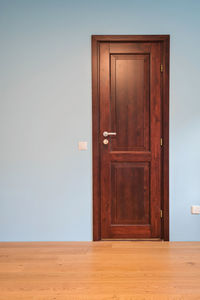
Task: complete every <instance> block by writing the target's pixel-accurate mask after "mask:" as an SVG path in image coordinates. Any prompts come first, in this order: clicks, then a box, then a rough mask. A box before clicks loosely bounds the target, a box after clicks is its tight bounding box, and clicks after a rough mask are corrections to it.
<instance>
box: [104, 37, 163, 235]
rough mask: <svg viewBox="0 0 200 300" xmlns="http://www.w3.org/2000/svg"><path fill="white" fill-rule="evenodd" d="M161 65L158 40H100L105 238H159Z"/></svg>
mask: <svg viewBox="0 0 200 300" xmlns="http://www.w3.org/2000/svg"><path fill="white" fill-rule="evenodd" d="M160 64H161V48H160V43H159V42H158V43H153V42H151V43H142V42H140V43H138V42H133V43H130V42H123V43H119V42H112V43H110V42H102V43H100V61H99V70H100V72H99V100H100V107H99V110H100V133H99V134H100V161H101V167H100V182H101V183H100V186H101V238H102V239H107V238H159V237H160V236H161V220H160V208H161V147H160V138H161V73H160ZM104 131H108V132H116V136H108V137H107V140H108V143H107V144H104V143H103V141H104V139H105V137H104V136H103V133H104Z"/></svg>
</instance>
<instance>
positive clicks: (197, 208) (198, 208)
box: [191, 205, 200, 215]
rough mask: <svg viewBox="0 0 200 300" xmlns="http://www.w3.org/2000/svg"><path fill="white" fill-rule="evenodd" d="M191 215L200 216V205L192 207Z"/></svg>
mask: <svg viewBox="0 0 200 300" xmlns="http://www.w3.org/2000/svg"><path fill="white" fill-rule="evenodd" d="M191 213H192V214H195V215H200V205H192V206H191Z"/></svg>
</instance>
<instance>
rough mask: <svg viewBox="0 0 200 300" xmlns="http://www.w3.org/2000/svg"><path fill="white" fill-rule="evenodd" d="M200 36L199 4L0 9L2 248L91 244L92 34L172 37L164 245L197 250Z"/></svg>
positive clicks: (13, 5)
mask: <svg viewBox="0 0 200 300" xmlns="http://www.w3.org/2000/svg"><path fill="white" fill-rule="evenodd" d="M199 28H200V1H191V0H190V1H175V0H173V1H161V0H160V1H144V0H142V1H141V0H138V1H136V0H134V1H130V0H129V1H127V0H120V1H118V0H111V1H109V0H101V1H94V0H93V1H81V0H80V1H76V0H74V1H66V0H65V1H62V0H54V1H51V0H34V1H33V0H32V1H30V0H24V1H21V0H18V1H10V0H4V1H2V0H0V43H1V48H0V144H1V147H0V240H1V241H30V240H31V241H35V240H36V241H40V240H44V241H47V240H52V241H57V240H64V241H69V240H91V239H92V172H91V155H92V152H91V45H90V36H91V34H170V35H171V104H170V114H171V116H170V185H171V186H170V238H171V240H186V241H190V240H198V241H200V230H199V229H200V216H198V215H197V216H194V215H191V213H190V206H191V205H192V204H200V172H199V169H200V155H199V153H200V92H199V88H200V83H199V78H200V34H199ZM77 84H78V85H77ZM79 140H82V141H84V140H86V141H88V144H89V150H88V151H82V152H79V151H78V148H77V143H78V141H79Z"/></svg>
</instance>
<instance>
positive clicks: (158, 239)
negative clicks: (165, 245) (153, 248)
mask: <svg viewBox="0 0 200 300" xmlns="http://www.w3.org/2000/svg"><path fill="white" fill-rule="evenodd" d="M101 241H103V242H104V241H105V242H106V241H118V242H119V241H121V242H124V241H125V242H128V241H130V242H131V241H135V242H145V241H149V242H154V241H155V242H162V241H163V239H161V238H151V239H150V238H149V239H139V238H138V239H115V238H114V239H101Z"/></svg>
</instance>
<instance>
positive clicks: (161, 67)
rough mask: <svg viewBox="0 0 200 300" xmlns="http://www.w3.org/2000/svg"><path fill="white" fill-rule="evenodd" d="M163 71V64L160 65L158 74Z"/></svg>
mask: <svg viewBox="0 0 200 300" xmlns="http://www.w3.org/2000/svg"><path fill="white" fill-rule="evenodd" d="M163 70H164V67H163V64H161V65H160V72H161V73H162V72H163Z"/></svg>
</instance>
